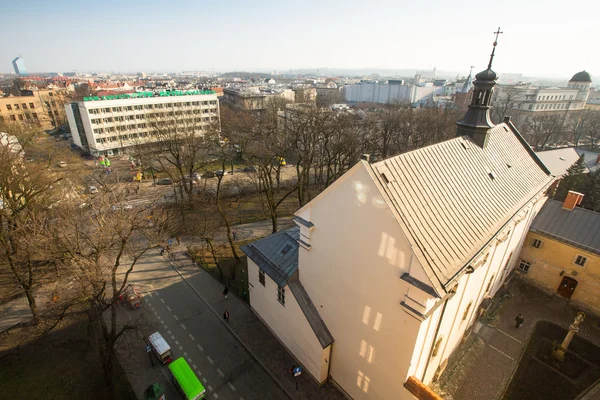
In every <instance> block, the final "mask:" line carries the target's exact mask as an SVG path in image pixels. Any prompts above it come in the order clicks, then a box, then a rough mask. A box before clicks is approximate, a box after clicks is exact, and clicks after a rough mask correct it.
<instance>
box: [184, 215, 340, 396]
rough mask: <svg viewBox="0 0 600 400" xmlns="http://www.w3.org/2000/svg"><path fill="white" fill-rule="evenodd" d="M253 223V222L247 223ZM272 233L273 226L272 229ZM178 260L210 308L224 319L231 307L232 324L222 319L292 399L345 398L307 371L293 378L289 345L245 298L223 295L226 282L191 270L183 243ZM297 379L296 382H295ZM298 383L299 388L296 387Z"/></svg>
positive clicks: (243, 231) (242, 231)
mask: <svg viewBox="0 0 600 400" xmlns="http://www.w3.org/2000/svg"><path fill="white" fill-rule="evenodd" d="M248 225H254V224H248ZM255 228H256V227H254V228H248V229H246V228H243V227H242V226H237V227H236V230H237V231H238V237H239V238H240V239H244V238H245V236H243V235H245V234H248V235H252V236H251V237H254V236H253V235H254V234H258V232H259V231H262V230H260V229H258V228H256V229H255ZM269 233H270V230H269ZM174 250H175V260H174V261H173V262H172V265H173V266H174V267H175V268H176V269H177V271H178V272H179V273H180V274H181V276H182V277H184V278H186V281H187V282H188V284H189V285H190V286H191V287H192V289H194V291H196V293H197V294H198V295H199V296H200V297H201V298H202V300H203V301H204V302H205V303H206V304H207V305H208V306H209V307H210V309H211V310H212V311H213V312H214V313H215V314H216V315H217V316H218V317H219V318H220V319H221V320H223V319H222V315H223V312H224V310H227V311H229V315H230V321H229V324H227V323H225V322H224V321H223V323H224V324H225V325H226V326H227V328H228V329H229V330H230V331H231V332H232V334H233V335H234V336H235V337H236V338H237V339H238V340H239V341H240V343H241V344H242V345H243V346H244V347H245V348H246V350H247V351H248V352H249V353H250V354H251V355H252V356H253V357H254V358H255V359H256V360H257V361H258V363H259V364H260V365H261V366H262V367H263V368H264V369H265V370H266V371H267V372H268V373H269V375H271V377H272V378H273V379H274V380H275V381H276V382H277V383H278V384H279V385H280V386H281V388H282V389H283V390H284V391H285V392H286V393H287V394H288V395H289V396H290V398H292V399H323V400H334V399H339V400H342V399H346V397H345V396H344V395H343V394H342V393H341V392H340V391H338V390H337V389H336V388H335V387H333V385H332V384H331V383H329V382H327V383H326V384H325V385H323V386H322V387H319V385H318V384H317V382H316V381H315V380H314V379H313V378H311V377H310V376H308V375H306V374H304V375H302V376H300V377H299V378H296V379H297V380H295V378H293V377H292V376H291V375H290V374H289V373H288V370H289V368H290V367H291V366H292V365H294V364H298V362H297V361H296V360H295V359H294V358H293V357H292V355H291V354H290V353H289V352H288V351H287V349H286V348H285V347H284V346H283V345H282V344H281V343H280V342H279V340H278V339H277V338H276V337H275V336H274V335H273V334H272V333H271V331H270V330H269V329H268V328H267V327H266V326H265V325H264V324H263V323H262V321H261V320H260V319H259V318H258V317H257V316H256V314H254V312H253V311H252V309H251V308H250V307H249V306H248V305H247V304H246V303H245V302H244V301H242V300H240V299H238V298H237V297H235V296H232V295H230V296H229V298H228V299H225V298H224V297H223V293H222V292H223V286H222V285H221V284H220V283H219V282H218V281H216V280H215V279H214V278H212V277H211V276H210V274H192V273H193V272H195V271H197V267H194V266H193V265H192V261H191V260H190V258H188V256H187V251H186V246H185V245H184V244H181V245H178V246H175V248H174ZM296 383H297V386H296ZM296 387H298V390H296Z"/></svg>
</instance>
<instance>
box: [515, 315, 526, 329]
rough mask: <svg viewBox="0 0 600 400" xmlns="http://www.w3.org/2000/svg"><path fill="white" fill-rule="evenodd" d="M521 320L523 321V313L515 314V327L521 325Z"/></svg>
mask: <svg viewBox="0 0 600 400" xmlns="http://www.w3.org/2000/svg"><path fill="white" fill-rule="evenodd" d="M523 322H525V318H523V315H522V314H519V315H517V317H516V318H515V327H517V328H520V327H521V325H523Z"/></svg>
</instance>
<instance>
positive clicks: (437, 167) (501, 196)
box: [371, 123, 552, 286]
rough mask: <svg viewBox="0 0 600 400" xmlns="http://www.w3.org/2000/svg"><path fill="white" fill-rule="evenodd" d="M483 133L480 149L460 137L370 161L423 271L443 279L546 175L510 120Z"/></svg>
mask: <svg viewBox="0 0 600 400" xmlns="http://www.w3.org/2000/svg"><path fill="white" fill-rule="evenodd" d="M488 136H489V137H488V140H487V144H486V146H485V148H481V147H479V146H478V145H477V144H475V142H474V141H473V139H472V138H471V137H470V136H460V137H457V138H454V139H451V140H447V141H445V142H441V143H438V144H435V145H432V146H428V147H424V148H421V149H417V150H414V151H411V152H408V153H404V154H401V155H399V156H396V157H392V158H389V159H387V160H384V161H381V162H378V163H374V164H371V166H372V167H373V170H374V172H375V179H377V180H378V181H379V183H380V184H381V186H382V187H383V189H384V191H385V193H386V194H387V196H388V199H387V201H388V202H389V203H390V207H392V208H394V209H395V210H396V212H397V214H398V218H399V219H400V222H401V223H402V225H403V226H404V229H405V233H406V234H407V237H408V239H409V240H410V241H411V244H412V245H413V246H414V247H416V248H418V249H419V250H420V254H421V255H420V256H419V257H420V258H421V262H422V263H423V264H424V267H425V268H426V270H428V271H430V272H432V273H433V275H435V276H432V275H430V278H431V279H432V280H433V281H434V282H435V279H437V280H438V282H439V284H441V285H443V286H446V285H448V284H450V283H451V282H452V281H453V280H454V278H455V277H456V276H457V274H458V273H459V272H460V271H461V270H462V269H463V268H465V267H466V266H468V265H469V263H470V262H471V261H472V259H473V258H474V257H475V256H476V255H477V254H478V253H479V252H480V251H481V250H482V249H483V247H484V246H485V245H486V244H487V242H488V241H490V240H491V239H492V238H493V237H494V236H495V235H496V234H497V233H498V232H499V231H500V230H501V229H502V228H503V226H504V225H505V224H506V223H507V222H508V221H509V220H510V219H511V218H513V216H514V215H515V214H516V213H517V212H519V210H520V209H521V208H522V207H523V206H524V205H525V204H526V203H527V202H529V201H530V200H531V199H532V198H533V197H535V196H536V195H537V194H538V193H540V191H542V190H543V189H544V188H545V187H546V186H547V185H548V184H549V183H550V182H551V181H552V177H550V176H549V171H548V170H547V169H546V168H545V167H544V165H543V164H542V163H541V161H540V160H539V159H538V158H537V157H536V156H535V153H534V152H533V151H532V150H531V147H529V146H528V145H527V143H526V142H525V141H524V140H523V138H522V137H521V135H520V134H519V133H518V132H517V130H516V128H514V126H513V125H512V124H511V123H508V124H507V123H502V124H499V125H496V126H495V127H494V128H491V129H490V132H489V134H488ZM437 285H438V283H436V286H437Z"/></svg>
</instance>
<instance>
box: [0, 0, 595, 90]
mask: <svg viewBox="0 0 600 400" xmlns="http://www.w3.org/2000/svg"><path fill="white" fill-rule="evenodd" d="M1 2H2V3H3V4H2V6H1V7H0V8H1V9H2V17H3V18H2V24H0V37H2V38H3V40H2V45H1V46H0V72H12V71H13V69H12V64H11V61H12V60H13V59H14V58H15V57H16V56H21V57H22V58H23V59H24V60H25V64H26V66H27V69H28V70H29V71H30V72H70V71H78V72H87V71H97V72H110V71H115V72H141V71H144V72H157V71H165V72H181V71H217V72H224V71H256V70H269V71H271V70H278V71H279V72H284V71H289V70H290V69H301V68H302V69H305V68H310V69H315V70H316V69H318V68H321V69H323V68H348V69H357V68H386V69H430V68H433V67H434V66H435V67H437V69H438V71H439V70H445V71H457V72H464V75H466V74H468V71H469V66H471V65H474V66H475V71H480V70H483V69H485V67H486V66H487V62H488V59H489V54H490V52H491V49H492V43H493V42H494V35H493V32H494V31H495V30H497V28H498V27H499V26H500V27H501V30H502V31H503V32H504V33H503V34H501V35H500V38H499V40H498V47H497V51H496V57H495V59H494V66H493V69H494V70H495V71H496V72H499V73H522V74H523V75H524V76H536V77H549V78H559V79H560V78H562V79H568V78H570V77H571V76H572V75H573V74H574V73H576V72H578V71H581V70H583V69H585V70H587V71H589V72H590V73H591V74H592V79H593V76H594V73H597V74H600V52H598V51H597V38H598V37H600V24H599V23H598V21H597V18H598V16H599V11H600V2H597V1H589V0H580V1H577V2H576V3H568V2H565V1H561V2H559V1H554V0H518V1H516V0H502V1H479V2H475V1H463V0H459V1H448V0H429V1H422V0H421V1H415V0H411V1H406V0H395V1H383V0H369V1H367V0H362V1H355V0H345V1H338V0H319V1H316V0H303V1H288V0H228V1H218V0H211V1H206V0H191V1H188V0H185V1H183V0H171V1H165V0H161V1H154V0H144V1H138V0H117V1H113V0H103V1H94V0H91V1H87V2H84V1H71V0H42V1H37V0H36V1H32V0H23V1H12V2H9V1H7V0H2V1H1Z"/></svg>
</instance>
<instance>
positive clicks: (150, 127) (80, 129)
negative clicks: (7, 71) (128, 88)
mask: <svg viewBox="0 0 600 400" xmlns="http://www.w3.org/2000/svg"><path fill="white" fill-rule="evenodd" d="M65 110H66V114H67V119H68V121H69V126H70V128H71V133H72V134H73V142H74V143H75V144H76V145H77V146H78V147H80V148H81V149H83V150H84V151H86V152H88V153H90V154H92V155H94V156H98V155H114V154H122V153H125V152H126V151H127V148H129V147H132V146H135V145H139V144H146V143H151V142H156V141H159V140H161V136H163V135H160V134H159V132H161V130H162V129H163V128H164V129H194V130H195V131H198V133H199V134H201V132H202V130H203V129H205V128H207V127H208V126H210V125H211V124H214V123H216V122H218V121H219V104H218V101H217V96H216V94H214V93H213V92H212V91H204V92H200V91H197V90H194V91H165V92H142V93H134V94H123V95H117V96H107V97H91V98H86V99H84V101H80V102H74V103H71V104H67V105H66V106H65Z"/></svg>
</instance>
